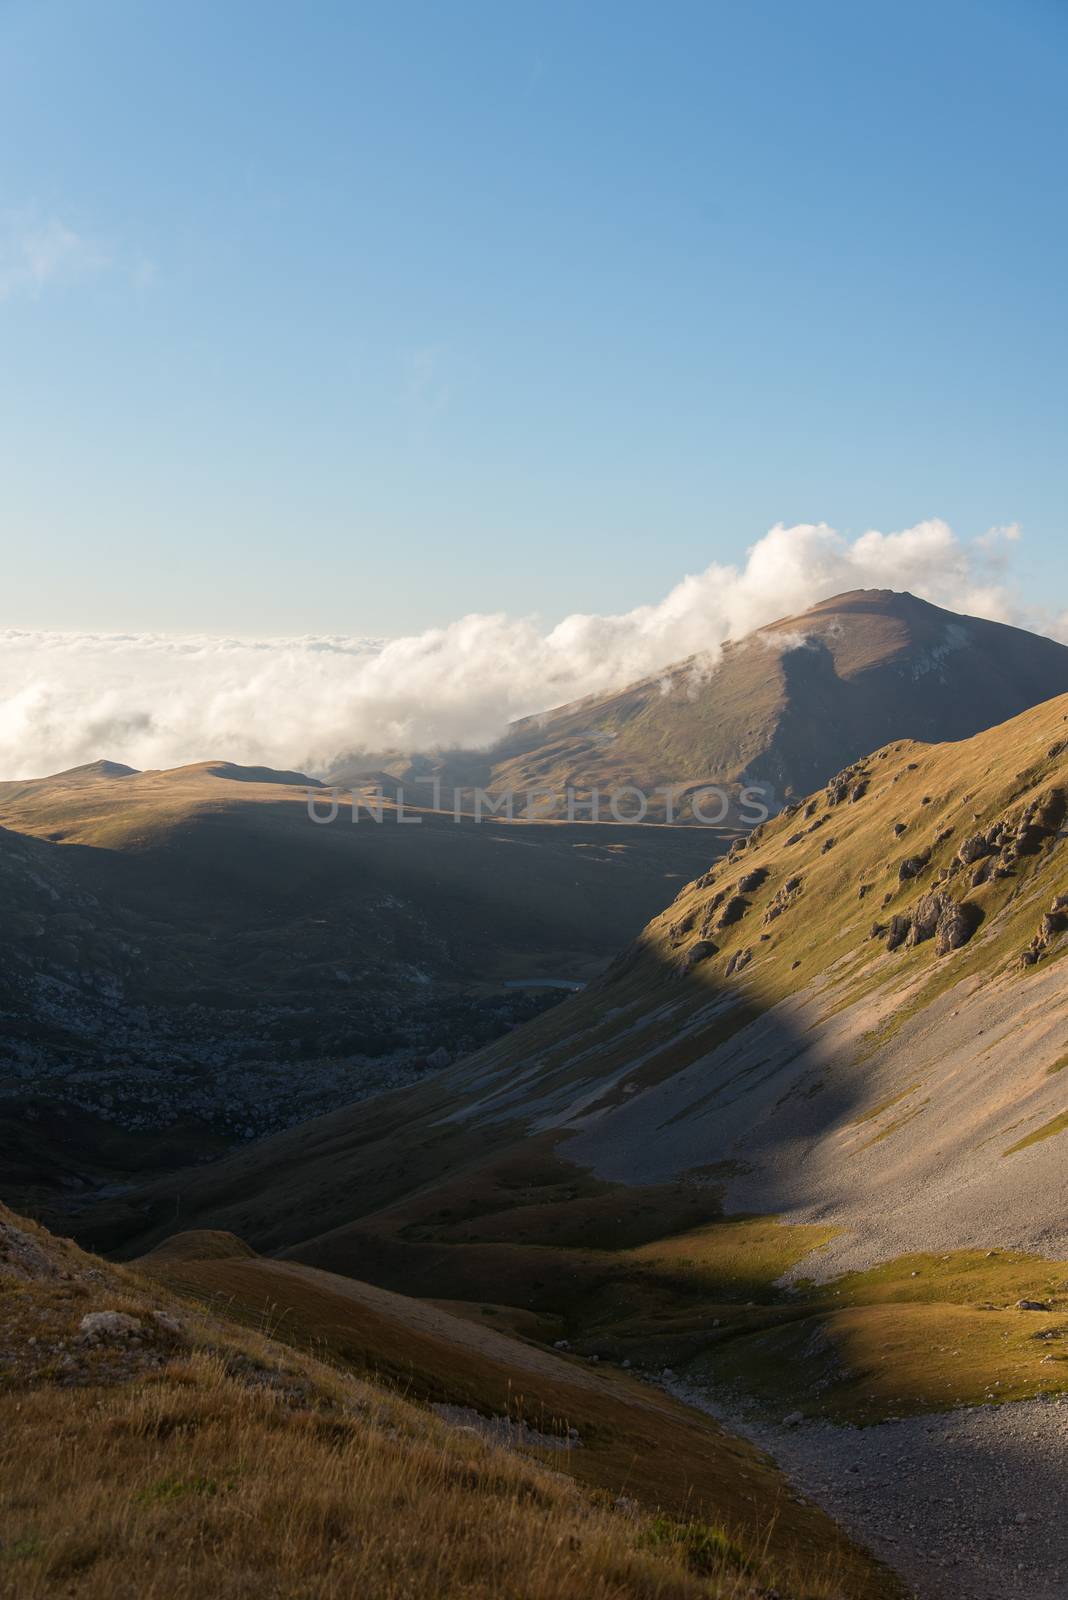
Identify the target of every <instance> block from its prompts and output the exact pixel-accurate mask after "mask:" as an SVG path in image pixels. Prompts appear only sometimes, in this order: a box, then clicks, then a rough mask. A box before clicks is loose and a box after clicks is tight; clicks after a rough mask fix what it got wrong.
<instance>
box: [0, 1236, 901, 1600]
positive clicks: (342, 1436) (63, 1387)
mask: <svg viewBox="0 0 1068 1600" xmlns="http://www.w3.org/2000/svg"><path fill="white" fill-rule="evenodd" d="M204 1250H207V1252H208V1256H207V1258H205V1256H204V1255H203V1254H202V1253H201V1252H202V1251H204ZM225 1269H229V1270H230V1271H232V1272H234V1273H235V1274H237V1276H236V1277H235V1282H234V1289H235V1293H232V1294H230V1293H227V1294H226V1296H225V1299H226V1305H225V1306H224V1307H222V1308H218V1307H210V1308H209V1309H207V1310H205V1309H202V1308H201V1307H200V1306H199V1305H197V1304H196V1303H195V1302H194V1301H192V1300H190V1299H189V1298H188V1294H189V1291H190V1290H191V1291H192V1292H193V1293H194V1294H196V1295H197V1296H198V1297H199V1298H202V1299H207V1300H210V1299H211V1282H212V1272H213V1270H225ZM260 1270H261V1264H260V1263H258V1262H257V1261H256V1259H255V1258H254V1257H252V1255H251V1253H250V1252H249V1251H247V1250H244V1249H243V1248H242V1246H241V1245H240V1242H239V1241H237V1240H231V1241H226V1240H223V1239H221V1238H219V1237H215V1238H212V1239H210V1240H207V1241H204V1240H202V1239H197V1238H188V1237H187V1238H186V1239H185V1240H181V1241H177V1242H176V1247H175V1248H172V1250H171V1251H170V1252H169V1254H167V1255H165V1256H163V1257H161V1258H159V1259H152V1260H148V1261H146V1262H144V1263H142V1264H141V1268H140V1270H138V1271H136V1272H135V1271H131V1270H129V1269H124V1268H116V1267H112V1266H109V1265H108V1264H106V1263H105V1262H103V1261H100V1260H95V1259H93V1258H92V1257H89V1256H86V1255H84V1254H83V1253H82V1252H81V1251H79V1250H78V1249H76V1248H75V1247H74V1246H73V1245H72V1244H71V1243H70V1242H69V1241H60V1240H57V1239H55V1238H53V1237H51V1236H49V1235H48V1234H47V1233H45V1232H44V1231H43V1230H42V1229H40V1228H39V1227H36V1226H35V1225H34V1224H33V1223H32V1222H28V1221H26V1220H25V1219H23V1218H21V1217H18V1216H16V1215H14V1214H13V1213H12V1212H10V1211H9V1210H7V1208H6V1207H5V1206H4V1205H3V1204H0V1526H2V1528H3V1535H2V1542H0V1589H2V1591H3V1593H4V1594H5V1595H11V1596H12V1597H13V1600H14V1597H15V1596H17V1597H18V1600H46V1597H51V1596H68V1595H70V1594H73V1593H77V1594H78V1595H79V1596H83V1597H84V1600H103V1597H104V1596H106V1597H107V1600H134V1597H135V1596H141V1595H145V1594H148V1593H151V1594H152V1595H154V1596H157V1597H159V1600H195V1597H196V1596H199V1595H204V1594H211V1595H212V1596H219V1597H221V1600H246V1597H250V1596H254V1595H256V1596H258V1595H262V1594H265V1593H270V1594H283V1593H284V1594H287V1595H296V1594H301V1595H308V1596H312V1595H314V1596H316V1597H320V1600H343V1597H348V1596H352V1595H355V1594H366V1595H386V1594H389V1595H397V1596H401V1595H416V1594H419V1595H426V1596H428V1597H430V1600H445V1597H448V1596H457V1597H459V1596H464V1597H465V1600H466V1597H470V1600H491V1597H492V1600H495V1597H496V1596H498V1595H501V1594H508V1593H512V1594H519V1593H522V1594H523V1595H524V1596H528V1597H529V1600H570V1597H571V1596H572V1595H576V1594H582V1595H584V1596H587V1595H588V1596H591V1597H593V1600H698V1597H699V1596H704V1597H706V1600H731V1597H736V1596H737V1595H738V1592H739V1589H738V1584H739V1581H740V1579H741V1577H742V1575H746V1576H745V1582H746V1588H747V1589H748V1590H749V1592H753V1591H752V1589H751V1588H750V1583H758V1584H759V1585H760V1588H761V1590H762V1592H765V1593H766V1592H768V1589H769V1588H770V1587H771V1586H774V1587H775V1588H776V1591H777V1592H780V1593H782V1594H783V1595H784V1596H800V1595H801V1594H804V1595H806V1596H809V1595H811V1596H816V1597H826V1600H832V1597H833V1596H840V1595H848V1596H857V1597H859V1596H861V1595H864V1596H869V1595H870V1596H873V1597H876V1596H884V1597H886V1600H891V1597H892V1596H893V1595H894V1594H896V1593H898V1590H897V1588H896V1586H895V1585H894V1584H893V1583H892V1581H891V1580H890V1579H889V1578H888V1577H887V1576H886V1575H885V1573H883V1572H882V1571H880V1570H879V1569H878V1568H877V1567H876V1566H875V1564H874V1563H872V1562H871V1561H870V1560H869V1559H868V1558H867V1557H865V1556H864V1555H863V1554H862V1553H861V1552H860V1551H858V1550H857V1549H855V1548H854V1547H852V1546H851V1545H850V1544H849V1543H848V1541H847V1540H845V1539H844V1538H843V1537H842V1536H841V1535H840V1533H839V1532H838V1530H837V1529H836V1528H835V1527H834V1525H833V1524H832V1523H831V1522H830V1521H829V1520H828V1519H827V1518H826V1517H825V1516H823V1515H822V1514H821V1513H820V1512H819V1511H817V1510H816V1509H815V1508H812V1507H809V1506H803V1505H800V1504H798V1503H796V1501H794V1500H793V1499H792V1498H791V1497H790V1496H789V1494H788V1486H787V1485H786V1483H785V1481H784V1480H783V1478H782V1477H781V1475H780V1474H779V1473H778V1472H777V1471H776V1469H775V1468H774V1467H773V1466H772V1465H771V1464H770V1463H769V1462H767V1461H766V1459H764V1458H762V1457H761V1455H760V1454H759V1453H758V1452H757V1451H755V1450H753V1449H752V1448H751V1447H750V1446H748V1445H746V1444H744V1443H742V1442H741V1441H738V1440H734V1439H732V1438H730V1437H729V1436H728V1435H726V1434H725V1433H724V1432H723V1430H722V1429H721V1428H719V1427H718V1426H717V1425H716V1424H715V1423H713V1422H711V1421H710V1420H709V1419H708V1418H707V1417H704V1416H702V1415H701V1413H699V1412H697V1411H694V1410H692V1409H690V1408H687V1407H685V1406H683V1405H680V1404H679V1403H678V1402H676V1401H673V1400H671V1399H669V1398H668V1397H666V1396H657V1395H653V1394H648V1393H645V1392H643V1391H642V1390H641V1389H640V1388H639V1386H638V1385H636V1384H633V1383H628V1382H627V1380H626V1379H621V1378H620V1377H618V1376H616V1375H614V1374H609V1373H606V1374H597V1373H593V1372H591V1371H590V1370H589V1369H588V1368H586V1367H584V1366H582V1365H580V1364H578V1363H575V1362H569V1361H567V1360H565V1359H563V1358H561V1357H559V1356H553V1355H547V1354H544V1353H542V1352H539V1351H534V1350H533V1349H531V1348H530V1347H528V1346H525V1345H523V1344H521V1343H519V1342H518V1341H515V1340H512V1339H509V1338H508V1337H507V1336H505V1335H502V1334H485V1335H480V1334H479V1333H478V1331H477V1330H476V1329H474V1328H473V1327H471V1325H470V1324H468V1323H463V1322H461V1321H460V1320H459V1319H458V1318H455V1317H449V1316H448V1315H446V1314H444V1313H441V1312H434V1311H433V1310H432V1309H431V1308H426V1307H420V1306H419V1305H418V1304H417V1303H416V1302H412V1301H407V1300H404V1299H403V1298H402V1297H399V1296H384V1295H381V1294H380V1293H376V1291H374V1290H368V1289H365V1288H364V1287H363V1286H359V1285H353V1284H347V1283H343V1282H338V1283H336V1284H335V1283H331V1281H330V1280H328V1279H326V1278H325V1277H324V1276H323V1275H315V1274H307V1275H305V1276H304V1277H303V1278H302V1277H301V1273H300V1269H295V1270H293V1271H291V1272H290V1274H289V1280H288V1283H287V1281H286V1280H285V1279H282V1280H281V1283H280V1292H281V1294H282V1296H283V1299H284V1298H285V1297H286V1295H287V1293H288V1295H289V1299H290V1301H291V1302H292V1305H291V1309H290V1311H289V1314H288V1315H287V1316H286V1317H285V1319H284V1320H285V1322H286V1326H285V1327H284V1328H282V1327H281V1325H280V1320H279V1317H278V1315H277V1312H275V1313H274V1314H269V1323H270V1325H271V1331H270V1333H269V1334H268V1335H267V1336H265V1335H264V1333H263V1331H261V1330H262V1328H263V1326H264V1325H265V1323H267V1322H268V1317H265V1316H264V1315H263V1312H264V1311H265V1310H266V1308H265V1307H264V1305H263V1303H262V1299H261V1298H260V1297H261V1296H262V1293H263V1290H264V1289H266V1291H267V1292H268V1293H270V1292H271V1291H272V1290H273V1288H274V1281H273V1280H272V1279H271V1277H270V1273H271V1271H272V1270H273V1271H274V1272H275V1273H276V1276H280V1275H281V1273H282V1272H283V1271H284V1270H285V1269H277V1268H275V1269H272V1268H271V1266H270V1264H267V1263H264V1264H262V1271H263V1272H264V1274H265V1276H264V1280H263V1286H262V1287H261V1286H260V1285H258V1284H257V1282H256V1280H255V1274H256V1273H257V1272H258V1271H260ZM242 1271H245V1272H246V1273H248V1274H251V1275H252V1277H251V1278H250V1280H249V1283H248V1284H247V1285H246V1286H244V1298H243V1299H242V1291H243V1284H244V1280H242V1279H241V1278H240V1274H241V1272H242ZM289 1285H292V1287H291V1288H290V1287H289ZM302 1318H303V1322H302V1320H301V1319H302ZM240 1319H243V1320H244V1322H245V1324H246V1325H245V1326H242V1325H241V1320H240ZM248 1324H252V1326H251V1328H250V1327H249V1326H248ZM309 1347H314V1354H312V1353H309ZM434 1400H436V1401H437V1405H436V1406H434V1405H432V1404H428V1403H427V1402H428V1401H434ZM435 1411H436V1414H435Z"/></svg>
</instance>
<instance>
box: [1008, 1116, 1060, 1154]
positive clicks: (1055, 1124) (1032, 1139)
mask: <svg viewBox="0 0 1068 1600" xmlns="http://www.w3.org/2000/svg"><path fill="white" fill-rule="evenodd" d="M1066 1128H1068V1111H1062V1112H1061V1114H1060V1116H1059V1117H1052V1118H1051V1119H1050V1121H1049V1122H1044V1123H1043V1124H1042V1126H1041V1128H1036V1129H1035V1131H1034V1133H1029V1134H1028V1135H1027V1137H1026V1138H1025V1139H1017V1141H1016V1143H1015V1144H1010V1146H1009V1148H1008V1149H1007V1150H1003V1151H1002V1152H1001V1153H1002V1155H1003V1156H1014V1155H1015V1154H1016V1152H1017V1150H1026V1149H1027V1147H1028V1145H1029V1144H1040V1143H1041V1142H1042V1140H1043V1139H1052V1138H1053V1137H1054V1135H1055V1134H1058V1133H1063V1132H1064V1131H1065V1129H1066Z"/></svg>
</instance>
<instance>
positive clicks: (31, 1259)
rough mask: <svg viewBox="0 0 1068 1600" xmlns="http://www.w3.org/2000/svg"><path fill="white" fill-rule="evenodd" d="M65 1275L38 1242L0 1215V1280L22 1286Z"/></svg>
mask: <svg viewBox="0 0 1068 1600" xmlns="http://www.w3.org/2000/svg"><path fill="white" fill-rule="evenodd" d="M61 1276H62V1274H61V1272H60V1270H59V1268H58V1267H57V1266H56V1264H55V1262H54V1261H52V1260H51V1259H50V1258H49V1256H48V1255H47V1253H46V1252H45V1251H44V1250H43V1249H42V1248H41V1246H40V1245H39V1244H38V1243H37V1241H36V1239H34V1238H33V1236H32V1235H31V1234H29V1233H27V1232H26V1231H25V1229H23V1228H20V1227H18V1226H17V1225H16V1224H15V1223H14V1222H9V1221H8V1220H7V1219H6V1217H4V1216H2V1215H0V1281H2V1280H3V1279H4V1278H14V1279H15V1280H16V1281H17V1282H19V1283H33V1282H37V1281H39V1280H41V1279H43V1278H59V1277H61Z"/></svg>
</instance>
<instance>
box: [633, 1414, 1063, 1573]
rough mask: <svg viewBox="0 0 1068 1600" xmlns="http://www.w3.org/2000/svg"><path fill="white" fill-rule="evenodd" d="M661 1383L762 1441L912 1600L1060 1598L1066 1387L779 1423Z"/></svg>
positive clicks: (800, 1487) (758, 1442)
mask: <svg viewBox="0 0 1068 1600" xmlns="http://www.w3.org/2000/svg"><path fill="white" fill-rule="evenodd" d="M665 1387H666V1388H669V1389H670V1391H671V1393H672V1394H674V1395H676V1396H677V1397H678V1398H679V1399H680V1400H685V1401H687V1402H688V1403H689V1404H690V1405H693V1406H697V1407H699V1408H700V1409H701V1410H703V1411H707V1412H709V1413H710V1414H711V1415H712V1416H714V1417H716V1418H717V1420H718V1421H720V1422H723V1423H724V1424H726V1425H727V1426H728V1427H730V1428H731V1429H733V1431H734V1432H736V1433H739V1434H742V1435H743V1436H744V1437H746V1438H748V1439H750V1440H752V1442H753V1443H754V1444H756V1445H758V1446H759V1447H760V1448H761V1449H763V1450H766V1451H767V1452H768V1454H769V1455H771V1456H773V1457H774V1459H775V1460H776V1461H777V1462H778V1464H779V1466H780V1467H781V1468H782V1469H783V1471H784V1472H785V1473H786V1474H787V1476H788V1477H789V1478H790V1479H791V1480H792V1481H793V1483H794V1485H795V1486H796V1487H797V1489H798V1490H799V1491H800V1492H801V1493H802V1494H804V1495H805V1496H807V1497H808V1498H809V1499H810V1500H813V1501H815V1502H816V1503H817V1504H818V1505H820V1506H822V1507H823V1508H824V1509H825V1510H826V1511H828V1512H829V1513H830V1514H831V1515H832V1516H833V1517H834V1518H835V1520H836V1521H837V1522H839V1523H840V1524H841V1525H842V1527H843V1528H844V1529H845V1530H846V1531H847V1532H848V1533H850V1534H851V1535H852V1536H853V1537H854V1538H855V1539H856V1540H857V1542H858V1543H860V1544H863V1545H865V1546H867V1548H868V1549H869V1550H871V1551H872V1552H873V1553H874V1554H875V1555H876V1556H878V1557H879V1558H880V1559H881V1560H883V1561H885V1562H886V1564H887V1565H888V1566H890V1567H893V1568H894V1569H895V1570H896V1571H897V1572H899V1573H900V1574H901V1576H902V1577H903V1578H904V1579H905V1581H906V1582H907V1583H908V1585H909V1586H910V1587H911V1589H912V1591H913V1593H914V1594H916V1595H917V1596H919V1597H920V1600H1006V1597H1008V1596H1011V1595H1015V1594H1021V1595H1026V1596H1027V1597H1028V1600H1068V1397H1066V1396H1056V1397H1050V1398H1049V1399H1045V1400H1028V1401H1022V1402H1020V1403H1018V1404H1015V1405H1005V1406H988V1407H975V1408H974V1409H966V1410H962V1411H954V1412H948V1413H942V1414H939V1415H934V1416H924V1417H910V1418H906V1419H903V1420H901V1421H898V1422H884V1423H880V1424H878V1425H876V1426H873V1427H867V1428H850V1427H834V1426H832V1425H831V1424H829V1423H802V1424H800V1425H798V1426H797V1427H791V1428H788V1427H783V1426H781V1425H772V1424H767V1423H758V1422H754V1421H753V1419H752V1418H751V1417H750V1416H747V1415H746V1414H745V1413H744V1412H742V1413H740V1412H738V1411H735V1410H728V1409H727V1408H725V1407H723V1406H721V1405H719V1404H718V1403H716V1402H715V1401H714V1400H713V1399H712V1398H711V1397H710V1396H709V1394H708V1393H707V1392H705V1391H702V1390H699V1389H695V1388H690V1387H687V1386H686V1385H685V1384H682V1383H671V1384H667V1385H665ZM858 1600H860V1597H858Z"/></svg>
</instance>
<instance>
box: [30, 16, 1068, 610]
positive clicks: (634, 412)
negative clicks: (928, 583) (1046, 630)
mask: <svg viewBox="0 0 1068 1600" xmlns="http://www.w3.org/2000/svg"><path fill="white" fill-rule="evenodd" d="M1066 67H1068V13H1066V12H1065V10H1064V8H1063V6H1062V5H1060V4H1059V3H1058V0H1012V3H997V4H995V3H992V0H969V3H967V4H961V3H956V0H938V3H937V4H935V5H931V4H930V3H929V0H927V3H924V4H913V3H911V0H894V3H892V4H891V3H873V4H870V5H868V4H864V5H860V4H857V3H856V0H849V3H845V4H837V3H827V0H813V3H808V4H805V5H803V6H802V5H798V4H797V3H796V0H790V3H780V0H764V3H758V4H757V3H754V4H745V3H742V0H738V3H727V4H720V3H716V0H704V3H700V4H689V3H681V0H677V3H669V4H666V5H661V6H654V5H651V4H649V3H647V0H646V3H643V4H631V3H626V0H624V3H620V0H612V3H608V0H604V3H601V0H590V3H581V4H580V3H578V0H574V3H570V4H557V3H554V0H546V3H543V4H521V3H518V0H516V3H504V4H502V3H501V0H494V3H487V4H472V3H468V0H455V3H449V4H444V5H443V4H432V5H431V4H427V5H417V4H409V3H404V0H400V3H397V4H392V5H388V6H383V5H379V4H375V5H361V4H343V5H342V4H330V3H326V0H318V3H315V4H311V5H307V6H294V5H292V4H291V3H286V4H279V3H273V0H267V3H264V0H257V3H256V4H251V3H245V0H228V3H227V4H225V5H219V4H217V3H211V4H206V3H201V0H182V3H181V4H162V3H158V4H133V3H127V0H93V3H92V4H88V3H79V4H69V3H68V4H61V3H53V0H28V3H23V0H15V3H12V0H0V544H2V547H3V549H2V554H3V566H2V572H3V578H2V587H0V625H3V624H11V625H19V626H25V627H55V628H89V629H136V630H144V629H166V630H190V629H193V630H209V631H225V632H235V633H254V632H269V633H280V632H285V633H299V632H304V631H316V632H318V631H335V632H346V633H369V634H376V635H381V634H391V633H398V632H402V631H410V630H413V629H418V628H422V627H425V626H427V625H431V624H435V623H443V622H446V621H448V620H449V619H451V618H454V617H456V616H458V615H459V614H461V613H463V612H467V611H471V610H480V611H491V610H498V609H502V610H507V611H509V612H527V611H530V610H538V611H540V612H541V613H543V614H544V615H545V616H546V617H547V618H549V619H553V618H556V617H559V616H563V615H564V614H566V613H568V612H572V611H575V610H589V611H596V612H610V611H614V610H623V609H627V608H629V607H632V606H634V605H636V604H639V603H641V602H642V601H646V600H655V599H657V598H658V597H659V596H660V595H662V594H663V593H664V592H665V591H666V590H667V589H668V588H669V587H670V586H671V584H672V583H673V582H674V581H675V580H676V579H677V578H679V577H680V576H681V575H682V574H683V573H684V572H687V571H696V570H701V569H703V568H705V567H707V566H708V564H709V562H711V561H713V560H718V561H729V560H734V559H737V558H739V557H741V556H742V555H743V553H744V550H745V548H746V546H748V545H749V544H751V543H752V542H753V541H754V540H756V539H758V538H759V537H760V536H761V535H762V534H763V533H764V532H765V530H766V529H767V528H768V527H769V526H770V525H772V524H773V523H776V522H779V521H784V522H787V523H793V522H798V521H817V520H826V521H829V522H830V523H832V524H833V525H834V526H836V527H838V528H841V529H842V530H843V531H845V532H847V533H854V534H855V533H859V532H861V531H863V530H864V529H866V528H869V527H877V528H881V529H884V530H891V529H896V528H902V527H908V526H910V525H912V524H914V523H916V522H918V521H920V520H921V519H923V518H927V517H941V518H945V519H946V520H947V521H948V522H950V523H951V524H952V525H953V527H954V528H955V529H956V530H957V532H958V533H959V534H961V535H962V536H964V537H970V536H972V535H978V534H981V533H982V532H983V531H984V530H985V529H986V528H988V527H989V526H990V525H992V524H1002V523H1009V522H1019V523H1020V524H1021V526H1022V529H1023V539H1022V541H1021V542H1020V544H1019V545H1018V546H1016V547H1015V549H1016V550H1017V551H1018V554H1017V556H1016V558H1015V565H1016V568H1017V570H1018V572H1019V576H1020V580H1021V582H1022V584H1023V587H1024V590H1025V592H1026V593H1027V594H1029V595H1030V596H1031V597H1032V598H1035V599H1039V600H1041V599H1044V598H1047V597H1048V595H1049V593H1050V592H1051V591H1056V594H1057V602H1056V603H1059V605H1060V606H1061V607H1062V608H1063V607H1064V606H1065V605H1068V556H1066V554H1065V549H1066V546H1068V540H1066V538H1065V532H1066V529H1065V504H1066V502H1065V486H1066V485H1065V465H1064V462H1065V460H1066V459H1068V451H1066V449H1065V424H1066V410H1068V403H1066V384H1065V372H1066V370H1068V359H1066V358H1068V349H1066V345H1068V338H1066V331H1065V328H1066V324H1065V315H1064V285H1065V283H1066V282H1068V259H1066V257H1068V220H1066V219H1068V208H1066V204H1065V201H1066V187H1068V117H1066V113H1065V110H1064V93H1063V85H1064V79H1065V70H1066Z"/></svg>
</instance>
